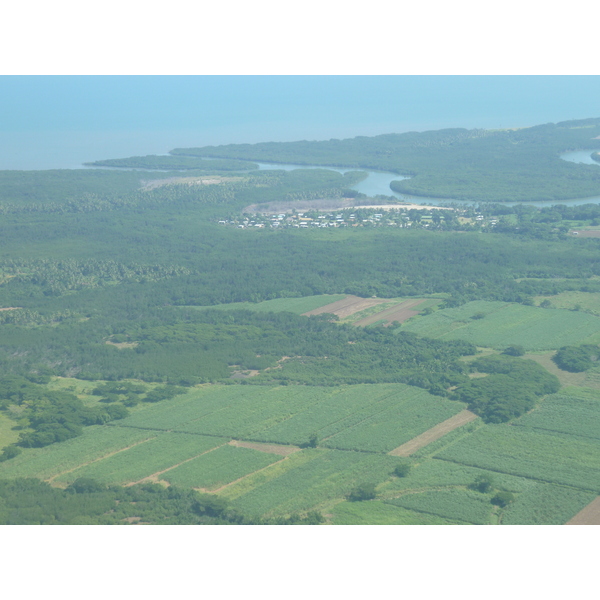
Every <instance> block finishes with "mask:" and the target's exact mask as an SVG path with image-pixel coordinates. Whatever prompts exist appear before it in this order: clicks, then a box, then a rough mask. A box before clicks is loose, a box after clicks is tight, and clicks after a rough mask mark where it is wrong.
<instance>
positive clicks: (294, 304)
mask: <svg viewBox="0 0 600 600" xmlns="http://www.w3.org/2000/svg"><path fill="white" fill-rule="evenodd" d="M346 297H347V296H346V294H320V295H318V296H305V297H303V298H275V299H274V300H264V301H263V302H232V303H231V304H215V305H214V306H191V307H188V308H196V309H198V310H206V309H213V308H215V309H218V310H253V311H255V312H284V311H286V312H293V313H295V314H297V315H301V314H304V313H307V312H310V311H314V310H319V309H321V307H323V306H326V305H327V306H329V305H330V304H332V303H333V302H339V301H343V300H344V298H346ZM321 312H327V311H321ZM311 314H318V313H311Z"/></svg>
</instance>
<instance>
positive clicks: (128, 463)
mask: <svg viewBox="0 0 600 600" xmlns="http://www.w3.org/2000/svg"><path fill="white" fill-rule="evenodd" d="M227 441H228V440H226V439H221V438H215V437H202V436H199V435H186V434H183V433H161V434H159V435H158V436H157V437H155V438H154V439H152V440H149V441H148V442H145V443H143V444H140V445H138V446H134V447H132V448H129V449H128V450H125V451H123V452H119V453H118V454H114V455H112V456H110V457H108V458H104V459H102V460H99V461H97V462H94V463H92V464H91V465H87V466H84V467H81V468H79V469H75V470H74V471H71V472H70V473H66V474H65V475H61V476H60V477H57V478H56V482H57V483H64V484H69V483H71V482H73V481H75V480H76V479H77V478H78V477H91V478H92V479H96V480H97V481H102V482H103V483H107V484H125V483H133V482H136V481H139V480H140V479H144V478H146V477H149V476H150V475H153V474H154V473H157V472H159V471H162V470H164V469H168V468H169V467H172V466H174V465H176V464H179V463H180V462H182V461H184V460H187V459H189V458H192V457H194V456H198V455H199V454H201V453H203V452H206V451H207V450H210V449H211V448H215V447H216V446H219V445H221V444H225V443H227Z"/></svg>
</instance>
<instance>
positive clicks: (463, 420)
mask: <svg viewBox="0 0 600 600" xmlns="http://www.w3.org/2000/svg"><path fill="white" fill-rule="evenodd" d="M475 419H477V415H476V414H473V413H472V412H471V411H469V410H463V411H461V412H459V413H458V414H457V415H454V416H453V417H450V418H449V419H446V420H445V421H442V422H441V423H439V424H438V425H436V426H435V427H432V428H431V429H428V430H427V431H425V432H423V433H422V434H421V435H418V436H417V437H415V438H413V439H412V440H410V441H409V442H406V444H402V446H398V447H397V448H394V450H392V451H391V452H388V454H390V455H391V456H410V455H411V454H413V453H414V452H416V451H417V450H420V449H421V448H424V447H425V446H427V445H428V444H431V442H435V440H439V439H440V438H441V437H443V436H445V435H446V434H447V433H450V432H451V431H453V430H454V429H457V428H458V427H461V426H462V425H466V424H467V423H470V422H471V421H474V420H475Z"/></svg>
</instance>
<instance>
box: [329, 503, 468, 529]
mask: <svg viewBox="0 0 600 600" xmlns="http://www.w3.org/2000/svg"><path fill="white" fill-rule="evenodd" d="M331 521H332V523H333V524H334V525H455V524H460V521H452V520H450V519H444V518H442V517H438V516H436V515H428V514H424V513H417V512H414V511H412V510H408V509H406V508H402V507H400V506H392V505H391V504H386V503H384V502H381V501H379V500H371V501H370V502H340V503H339V504H337V505H336V506H335V507H334V509H333V511H332V518H331Z"/></svg>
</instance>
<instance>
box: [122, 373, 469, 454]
mask: <svg viewBox="0 0 600 600" xmlns="http://www.w3.org/2000/svg"><path fill="white" fill-rule="evenodd" d="M463 408H464V406H463V405H462V404H461V403H458V402H451V401H450V400H446V399H443V398H440V397H438V396H432V395H431V394H429V393H428V392H426V391H424V390H422V389H421V388H416V387H412V386H408V385H403V384H376V385H368V384H365V385H353V386H339V387H317V386H293V387H292V386H272V387H271V386H217V385H215V386H210V387H205V388H201V389H199V390H197V391H194V392H190V393H189V394H187V395H184V396H179V397H177V398H174V399H172V400H167V401H164V402H162V403H161V404H160V405H156V406H152V407H150V408H148V409H146V410H145V411H143V412H140V413H138V414H136V415H133V416H131V417H128V418H126V419H124V420H123V421H121V422H120V423H119V424H120V425H123V426H130V427H143V428H149V429H156V430H174V431H179V432H184V433H197V434H205V435H219V436H224V437H233V438H237V439H245V440H251V441H258V442H273V443H280V444H293V445H298V444H302V443H306V442H307V441H308V439H309V437H310V436H311V435H313V434H316V435H317V436H318V438H319V440H321V442H320V443H321V444H322V445H324V446H327V447H332V448H338V449H348V450H368V451H373V452H389V451H390V450H393V449H394V448H396V447H398V446H399V445H400V444H402V443H404V442H407V441H409V440H411V439H412V438H414V437H415V436H417V435H419V434H421V433H423V432H424V431H427V430H428V429H430V428H431V427H433V426H434V425H437V424H438V423H440V422H442V421H444V420H446V419H448V418H450V417H452V416H453V415H455V414H457V413H459V412H460V411H461V410H463Z"/></svg>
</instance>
